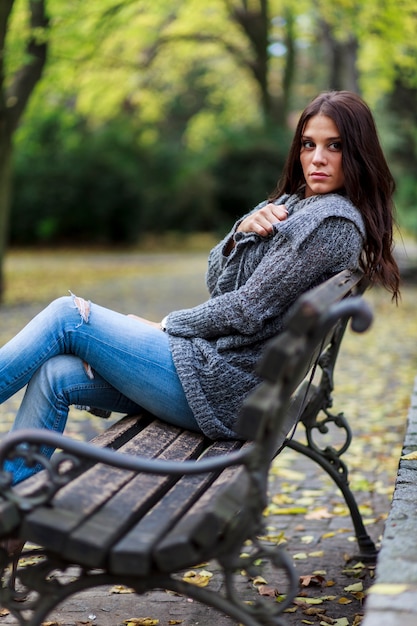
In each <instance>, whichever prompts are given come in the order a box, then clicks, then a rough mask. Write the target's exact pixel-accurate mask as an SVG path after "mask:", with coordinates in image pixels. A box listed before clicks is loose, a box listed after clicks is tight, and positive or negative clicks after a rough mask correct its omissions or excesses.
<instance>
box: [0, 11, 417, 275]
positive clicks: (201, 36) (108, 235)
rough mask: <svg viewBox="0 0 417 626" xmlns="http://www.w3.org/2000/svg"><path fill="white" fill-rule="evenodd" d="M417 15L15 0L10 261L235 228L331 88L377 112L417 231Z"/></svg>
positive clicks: (7, 23)
mask: <svg viewBox="0 0 417 626" xmlns="http://www.w3.org/2000/svg"><path fill="white" fill-rule="evenodd" d="M416 8H417V7H416V3H415V0H395V2H394V0H386V2H384V3H383V4H382V5H381V3H380V2H379V1H378V0H368V2H366V3H361V2H359V0H297V1H296V0H207V1H206V2H204V3H203V2H201V0H89V2H88V3H86V2H84V1H83V0H14V1H13V0H2V3H1V5H0V38H1V39H0V45H1V50H2V55H1V57H0V63H1V65H0V148H1V150H0V155H1V157H0V229H1V234H0V238H1V239H2V241H3V243H2V244H0V267H1V266H2V259H3V256H2V252H1V250H2V249H3V251H4V245H5V244H6V242H7V241H8V242H9V243H10V245H61V244H71V245H74V244H83V243H87V242H88V243H89V244H97V245H137V244H138V243H140V242H141V240H143V238H144V237H145V236H146V235H148V234H152V233H155V232H158V233H160V232H161V231H166V232H193V231H210V232H213V233H217V232H220V231H224V229H225V228H227V227H228V226H229V225H230V224H231V223H232V222H233V221H234V219H235V218H236V217H237V216H238V215H240V214H241V213H242V212H244V211H246V210H248V209H250V208H251V207H253V206H254V205H255V204H256V203H257V202H258V201H260V200H262V199H263V198H265V197H266V196H267V195H268V194H269V193H270V192H271V191H272V190H273V188H274V187H275V185H276V182H277V179H278V178H279V176H280V172H281V169H282V166H283V163H284V159H285V156H286V152H287V148H288V143H289V140H290V137H291V131H292V128H293V126H294V122H295V120H296V119H297V116H298V114H299V111H300V110H301V109H302V108H303V107H304V106H305V104H306V103H307V101H308V100H310V99H311V98H312V97H314V95H315V94H316V93H318V92H319V91H322V90H324V89H351V90H354V91H357V92H359V93H361V95H363V97H364V98H365V99H366V100H367V101H368V103H369V104H370V106H371V107H372V109H373V111H374V113H375V115H376V118H377V121H378V125H379V128H380V134H381V138H382V141H383V144H384V147H385V150H386V153H387V156H388V158H389V161H390V164H391V166H392V168H393V170H394V172H395V175H396V179H397V183H398V193H397V204H398V209H399V217H400V221H401V224H402V225H403V226H404V227H405V228H407V229H408V230H409V231H410V232H416V231H417V217H416V215H417V212H416V211H415V208H414V207H415V202H416V197H417V182H416V180H415V175H414V172H415V166H416V160H417V148H416V123H417V119H416V117H417V113H416V110H417V107H416V104H417V102H416V98H417V78H416V60H415V59H416V46H417V43H416V38H415V32H416V21H417V11H416ZM46 10H47V11H48V16H49V20H48V19H47V16H46ZM29 70H30V71H29ZM25 73H26V75H30V76H31V80H30V82H29V83H27V85H28V86H27V88H26V91H25V96H24V97H22V96H19V97H18V98H17V100H16V98H15V91H16V87H17V85H18V84H19V83H18V80H19V79H20V81H21V82H22V78H21V77H22V75H23V74H25ZM35 86H36V89H35ZM17 103H18V104H17ZM23 112H25V115H24V117H22V114H23ZM12 148H13V150H12ZM11 159H12V161H11ZM11 163H12V164H13V167H11ZM11 176H12V177H13V193H11V191H10V189H11V188H10V184H9V182H8V181H9V180H10V178H11ZM10 206H11V211H9V207H10ZM1 246H2V248H1Z"/></svg>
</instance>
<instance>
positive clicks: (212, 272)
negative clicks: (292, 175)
mask: <svg viewBox="0 0 417 626" xmlns="http://www.w3.org/2000/svg"><path fill="white" fill-rule="evenodd" d="M265 204H267V200H264V201H262V202H260V203H259V204H258V205H257V206H256V207H255V208H254V209H252V210H251V211H249V213H246V215H243V216H242V217H240V218H239V219H238V220H237V221H236V222H235V223H234V225H233V226H232V228H231V230H230V231H229V232H228V234H227V235H226V236H225V237H224V238H223V239H222V240H221V241H220V242H219V243H218V244H217V245H216V246H214V248H213V249H212V250H211V251H210V254H209V258H208V268H207V273H206V285H207V288H208V290H209V293H210V294H211V293H213V291H214V288H215V285H216V282H217V279H218V277H219V276H220V274H221V272H222V271H223V268H224V266H225V264H226V261H227V259H228V256H227V255H226V253H225V250H226V248H227V246H228V244H229V242H230V240H231V239H234V238H235V235H236V229H237V227H238V226H239V224H240V223H241V222H242V221H243V220H244V219H245V217H247V216H248V215H250V214H251V213H254V212H255V211H257V210H258V209H260V208H261V207H263V206H265Z"/></svg>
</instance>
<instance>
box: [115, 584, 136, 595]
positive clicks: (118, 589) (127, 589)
mask: <svg viewBox="0 0 417 626" xmlns="http://www.w3.org/2000/svg"><path fill="white" fill-rule="evenodd" d="M110 593H135V592H134V590H133V589H130V587H125V586H124V585H115V586H114V587H112V588H111V589H110Z"/></svg>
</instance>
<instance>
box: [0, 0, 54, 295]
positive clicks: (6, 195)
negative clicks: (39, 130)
mask: <svg viewBox="0 0 417 626" xmlns="http://www.w3.org/2000/svg"><path fill="white" fill-rule="evenodd" d="M45 3H46V0H29V10H30V27H31V28H30V33H29V37H28V40H27V43H26V53H27V57H28V59H29V60H28V61H27V62H26V63H25V64H24V65H23V66H22V67H21V68H19V70H18V71H17V72H16V74H15V75H14V76H13V80H12V81H11V82H10V85H9V86H8V87H7V88H6V81H5V77H6V70H5V66H4V58H5V42H6V34H7V28H8V24H9V18H10V14H11V11H12V8H13V4H14V0H0V302H2V301H3V297H4V288H5V285H4V258H5V254H6V249H7V243H8V230H9V215H10V204H11V195H12V155H13V134H14V131H15V130H16V128H17V125H18V123H19V120H20V118H21V116H22V114H23V112H24V110H25V108H26V106H27V103H28V101H29V98H30V96H31V94H32V92H33V90H34V88H35V86H36V84H37V82H38V81H39V79H40V78H41V75H42V72H43V68H44V65H45V62H46V55H47V43H46V37H45V31H46V29H47V28H48V25H49V23H48V18H47V16H46V7H45Z"/></svg>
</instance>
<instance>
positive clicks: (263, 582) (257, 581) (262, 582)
mask: <svg viewBox="0 0 417 626" xmlns="http://www.w3.org/2000/svg"><path fill="white" fill-rule="evenodd" d="M267 582H268V581H267V580H265V578H263V577H262V576H256V577H255V578H254V579H253V580H252V584H253V586H254V587H258V585H266V584H267Z"/></svg>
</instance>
